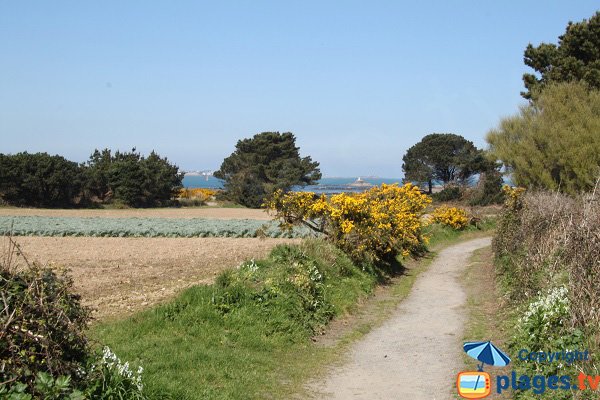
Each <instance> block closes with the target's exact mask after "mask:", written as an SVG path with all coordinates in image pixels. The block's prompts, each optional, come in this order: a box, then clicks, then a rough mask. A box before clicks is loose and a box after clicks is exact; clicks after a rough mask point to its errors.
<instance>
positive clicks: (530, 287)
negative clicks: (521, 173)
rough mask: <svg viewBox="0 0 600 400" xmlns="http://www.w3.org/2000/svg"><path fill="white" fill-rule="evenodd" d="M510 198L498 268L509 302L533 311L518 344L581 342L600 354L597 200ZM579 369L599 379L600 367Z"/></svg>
mask: <svg viewBox="0 0 600 400" xmlns="http://www.w3.org/2000/svg"><path fill="white" fill-rule="evenodd" d="M505 191H506V193H507V196H506V203H505V204H506V205H505V209H504V211H503V214H502V216H501V220H500V223H499V226H498V229H497V233H496V236H495V237H494V240H493V249H494V252H495V257H496V269H497V271H498V273H499V275H500V277H501V282H502V283H503V286H504V289H505V291H506V293H507V295H508V298H509V299H512V300H513V301H516V302H518V303H519V304H522V303H524V304H527V305H528V307H529V311H526V312H525V317H523V319H522V320H521V321H519V324H518V325H519V326H520V328H519V329H521V331H518V332H516V333H515V335H516V337H517V339H515V340H517V343H521V342H523V343H531V345H532V346H534V345H536V346H545V348H546V349H548V348H552V347H551V346H553V345H554V346H557V347H555V348H557V349H572V348H573V347H569V346H571V345H572V344H573V343H575V341H582V343H583V342H585V343H584V345H583V346H582V347H583V348H587V349H589V350H590V352H591V353H596V352H598V351H600V329H599V328H598V327H600V311H599V310H600V292H599V291H598V286H597V282H598V279H600V264H599V263H598V260H600V203H599V202H598V199H597V197H596V196H597V195H596V194H595V193H591V194H586V195H580V196H577V197H569V196H566V195H563V194H560V193H546V192H525V191H524V189H522V188H515V189H511V188H508V187H507V188H505ZM563 287H564V289H561V288H563ZM557 288H558V289H557ZM557 299H561V300H560V301H559V300H557ZM559 303H560V304H559ZM563 306H565V307H566V306H568V312H566V311H564V307H563ZM532 310H533V311H532ZM551 310H557V311H552V312H550V311H551ZM561 310H562V311H561ZM544 315H545V317H544ZM554 318H559V319H554ZM558 321H560V324H559V322H558ZM546 340H547V342H545V341H546ZM577 343H578V342H577ZM532 350H535V348H534V349H532ZM525 367H526V368H538V367H539V366H536V365H530V366H525ZM577 367H578V368H586V369H593V368H595V369H596V370H595V372H594V374H597V372H598V368H599V366H598V364H594V363H586V365H578V366H577ZM569 398H570V397H569Z"/></svg>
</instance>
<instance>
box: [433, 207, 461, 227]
mask: <svg viewBox="0 0 600 400" xmlns="http://www.w3.org/2000/svg"><path fill="white" fill-rule="evenodd" d="M431 220H432V222H437V223H440V224H442V225H446V226H449V227H451V228H453V229H456V230H460V229H463V228H465V227H466V226H467V225H469V217H468V216H467V212H466V211H465V210H463V209H462V208H458V207H448V206H440V207H438V208H436V209H435V210H433V212H432V213H431Z"/></svg>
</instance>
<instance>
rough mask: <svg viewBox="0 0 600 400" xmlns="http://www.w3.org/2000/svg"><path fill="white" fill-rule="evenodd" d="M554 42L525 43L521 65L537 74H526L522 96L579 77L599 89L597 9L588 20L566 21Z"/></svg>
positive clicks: (599, 35) (530, 94) (599, 23)
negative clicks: (523, 60) (524, 90)
mask: <svg viewBox="0 0 600 400" xmlns="http://www.w3.org/2000/svg"><path fill="white" fill-rule="evenodd" d="M558 39H559V40H558V45H556V44H553V43H551V44H548V43H542V44H540V45H539V46H537V47H533V45H531V44H529V45H528V46H527V48H526V49H525V64H526V65H527V66H529V67H531V68H533V69H534V70H535V71H536V72H537V73H538V74H539V76H540V77H539V78H538V76H536V75H535V74H530V73H526V74H524V75H523V81H524V83H525V87H526V88H527V92H522V93H521V94H522V95H523V97H525V98H526V99H530V98H532V97H533V98H535V95H536V93H538V92H539V89H540V88H543V87H545V86H546V85H548V84H549V83H552V82H570V81H577V80H582V81H585V82H586V83H587V84H588V85H589V86H590V87H592V88H595V89H600V11H597V12H596V13H595V14H594V15H593V16H592V18H590V19H589V20H585V19H584V20H583V21H581V22H577V23H573V22H569V24H568V25H567V29H566V31H565V33H564V34H563V35H561V36H559V38H558Z"/></svg>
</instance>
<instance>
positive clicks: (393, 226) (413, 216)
mask: <svg viewBox="0 0 600 400" xmlns="http://www.w3.org/2000/svg"><path fill="white" fill-rule="evenodd" d="M430 202H431V199H430V198H429V197H428V196H426V195H424V194H422V193H421V192H420V190H419V188H418V187H417V186H413V185H412V184H410V183H408V184H406V185H404V186H402V187H399V186H398V185H385V184H383V185H381V187H378V186H376V187H373V188H371V189H369V190H367V191H365V192H363V193H359V194H346V193H342V194H337V195H334V196H331V197H330V198H327V197H326V196H325V195H321V196H316V195H315V194H314V193H310V192H298V193H284V192H282V191H277V192H275V193H274V194H273V196H272V197H271V198H270V199H269V200H268V201H267V203H266V206H267V208H268V209H270V210H272V211H273V212H274V214H275V218H276V219H278V220H279V221H280V222H281V224H282V227H290V226H292V225H298V224H302V225H304V226H308V227H309V228H310V229H312V230H314V231H316V232H319V233H323V234H325V235H326V237H327V239H328V240H330V241H331V242H333V243H334V244H335V245H336V246H338V247H339V248H340V249H342V250H343V251H344V252H346V253H347V254H349V255H350V256H351V257H352V258H353V259H354V260H356V261H359V262H360V261H362V260H368V261H371V262H381V261H387V262H390V261H392V260H394V259H395V258H396V256H398V255H399V254H402V255H404V256H407V255H409V254H413V255H415V254H419V253H420V252H422V250H423V246H424V243H425V240H426V239H425V238H424V237H423V235H422V232H421V231H422V225H423V224H422V220H421V216H422V215H423V210H424V209H425V207H426V206H427V205H428V204H429V203H430Z"/></svg>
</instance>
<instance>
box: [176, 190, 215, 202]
mask: <svg viewBox="0 0 600 400" xmlns="http://www.w3.org/2000/svg"><path fill="white" fill-rule="evenodd" d="M215 194H217V191H216V190H212V189H206V188H194V189H185V188H184V189H181V190H180V191H179V196H178V197H179V198H180V199H198V200H201V201H207V200H210V199H211V198H212V197H213V196H214V195H215Z"/></svg>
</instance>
